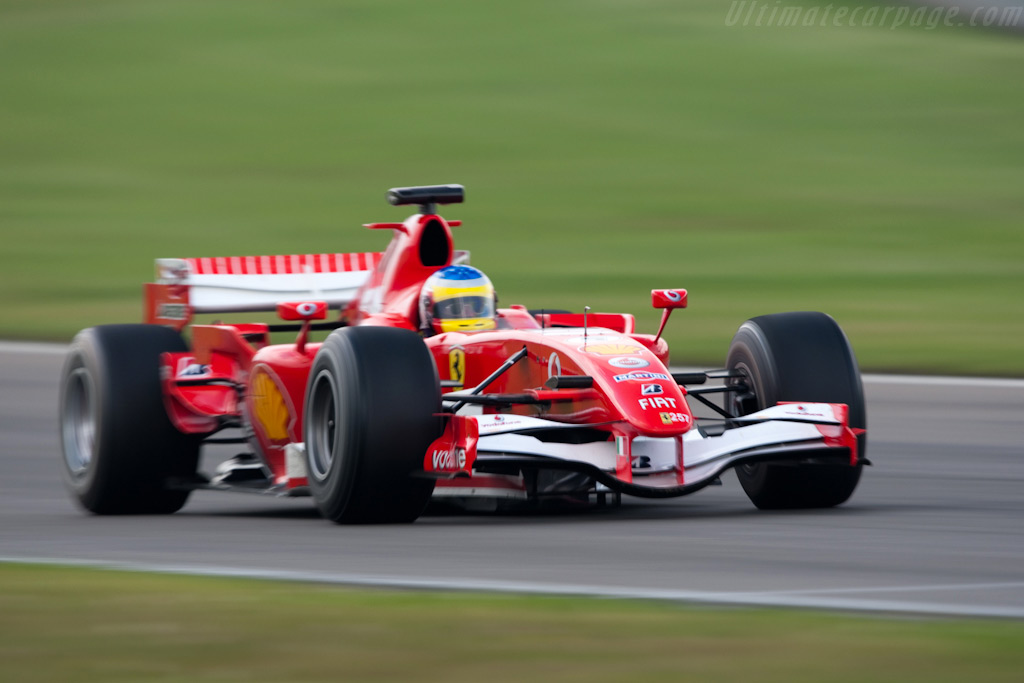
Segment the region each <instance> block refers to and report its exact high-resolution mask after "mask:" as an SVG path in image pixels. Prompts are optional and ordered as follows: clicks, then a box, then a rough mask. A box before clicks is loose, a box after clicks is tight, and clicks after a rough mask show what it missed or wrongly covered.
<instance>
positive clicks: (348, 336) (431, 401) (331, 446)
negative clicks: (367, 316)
mask: <svg viewBox="0 0 1024 683" xmlns="http://www.w3.org/2000/svg"><path fill="white" fill-rule="evenodd" d="M439 387H440V385H439V382H438V375H437V368H436V366H435V365H434V360H433V358H432V357H431V355H430V352H429V351H428V350H427V347H426V345H425V344H424V343H423V340H422V339H421V338H420V337H419V335H417V334H415V333H413V332H410V331H408V330H401V329H395V328H389V327H346V328H342V329H340V330H336V331H334V332H332V333H331V335H330V336H329V337H327V340H326V341H325V342H324V344H323V345H322V346H321V347H320V350H319V351H318V352H317V355H316V358H315V359H314V360H313V367H312V369H311V370H310V374H309V383H308V385H307V387H306V409H305V420H304V426H303V438H304V440H305V444H306V467H307V470H308V476H309V486H310V489H311V491H312V493H313V498H314V500H315V501H316V505H317V508H319V510H320V512H321V514H323V516H324V517H326V518H327V519H330V520H332V521H334V522H337V523H339V524H342V523H345V524H350V523H356V524H366V523H389V522H412V521H414V520H415V519H416V518H417V517H419V516H420V514H421V513H422V512H423V510H424V508H426V506H427V503H429V502H430V496H431V493H433V490H434V481H433V480H432V479H428V478H425V477H417V476H415V473H417V472H421V471H422V470H423V458H424V457H425V455H426V452H427V448H428V447H429V446H430V444H431V443H432V442H433V441H434V440H435V439H437V438H438V437H439V436H441V420H440V418H438V417H437V414H438V413H440V412H441V391H440V388H439Z"/></svg>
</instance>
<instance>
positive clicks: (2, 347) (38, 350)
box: [0, 341, 68, 356]
mask: <svg viewBox="0 0 1024 683" xmlns="http://www.w3.org/2000/svg"><path fill="white" fill-rule="evenodd" d="M67 352H68V345H67V344H48V343H45V342H16V341H0V353H11V354H19V353H20V354H36V355H40V356H49V355H53V356H63V355H64V354H66V353H67Z"/></svg>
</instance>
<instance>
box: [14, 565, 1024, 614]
mask: <svg viewBox="0 0 1024 683" xmlns="http://www.w3.org/2000/svg"><path fill="white" fill-rule="evenodd" d="M0 563H8V564H13V563H18V564H37V565H47V566H54V567H81V568H91V569H101V570H114V571H132V572H145V573H151V574H172V575H187V576H205V577H222V578H234V579H257V580H264V581H291V582H296V583H315V584H329V585H338V586H351V587H364V588H385V589H397V590H425V591H447V592H457V593H467V592H481V593H484V592H485V593H502V594H518V595H542V596H559V597H585V598H602V599H618V600H653V601H659V602H665V601H667V602H680V603H690V604H700V605H715V606H731V607H784V608H794V607H797V608H805V609H814V610H830V611H831V610H835V611H843V612H868V613H877V614H902V615H919V616H929V617H975V618H977V617H985V618H999V619H1024V608H1017V607H998V606H973V605H960V604H947V603H935V602H912V601H906V600H878V599H858V598H839V597H825V596H822V597H815V596H813V595H809V594H808V592H804V593H799V594H793V593H785V592H778V593H772V592H764V593H743V592H735V593H723V592H709V591H687V590H669V589H645V588H626V587H617V586H570V585H561V584H550V583H533V582H518V581H482V580H474V579H468V580H464V581H441V580H429V579H409V578H402V577H387V576H367V575H364V574H334V573H328V572H306V571H290V570H278V569H243V568H238V567H218V566H203V565H170V564H168V565H164V564H150V563H143V562H138V563H137V562H103V561H99V560H80V559H59V560H58V559H53V558H33V557H0ZM1003 585H1011V584H965V585H963V586H908V587H905V588H901V587H885V588H864V589H859V590H863V591H865V592H870V591H881V592H884V591H893V590H941V589H946V590H948V589H951V588H959V589H969V588H977V587H998V586H1003ZM1012 585H1014V586H1017V585H1021V584H1012ZM821 592H823V593H825V592H829V591H827V590H822V591H821Z"/></svg>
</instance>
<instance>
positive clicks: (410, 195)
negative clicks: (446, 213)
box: [387, 185, 466, 214]
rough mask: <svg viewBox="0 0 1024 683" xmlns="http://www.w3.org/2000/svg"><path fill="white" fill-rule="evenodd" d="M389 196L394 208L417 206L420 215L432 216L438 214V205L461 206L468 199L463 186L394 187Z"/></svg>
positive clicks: (389, 191) (389, 201)
mask: <svg viewBox="0 0 1024 683" xmlns="http://www.w3.org/2000/svg"><path fill="white" fill-rule="evenodd" d="M387 196H388V203H389V204H391V205H392V206H403V205H406V204H417V205H418V206H419V209H420V213H422V214H431V213H435V212H436V207H435V205H436V204H461V203H462V202H463V201H464V200H465V198H466V188H464V187H463V186H462V185H424V186H420V187H393V188H391V189H390V190H388V195H387Z"/></svg>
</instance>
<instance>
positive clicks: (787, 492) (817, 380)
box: [726, 312, 867, 509]
mask: <svg viewBox="0 0 1024 683" xmlns="http://www.w3.org/2000/svg"><path fill="white" fill-rule="evenodd" d="M726 366H727V367H728V369H729V370H730V371H734V372H738V373H739V374H740V375H742V377H741V378H737V379H733V380H730V381H731V383H732V384H739V383H743V384H745V385H746V386H747V388H748V391H747V392H745V393H736V394H732V399H731V408H732V410H733V412H734V413H735V414H737V415H746V414H749V413H752V412H756V411H758V410H762V409H764V408H768V407H771V406H773V405H775V404H777V403H778V402H780V401H806V402H815V403H845V404H847V405H848V406H849V409H850V427H852V428H854V429H857V428H859V429H865V428H866V427H867V413H866V410H865V407H864V390H863V387H862V385H861V379H860V370H859V368H858V366H857V359H856V358H855V357H854V355H853V350H852V348H851V347H850V343H849V341H848V340H847V338H846V335H845V334H844V333H843V331H842V329H841V328H840V327H839V325H838V324H837V323H836V321H835V320H833V319H832V318H831V317H830V316H828V315H825V314H824V313H809V312H800V313H779V314H775V315H764V316H760V317H757V318H752V319H751V320H748V321H747V322H745V323H743V325H741V326H740V328H739V330H738V331H737V332H736V335H735V337H733V340H732V344H731V345H730V347H729V355H728V359H727V361H726ZM857 441H858V445H857V450H858V452H857V454H856V455H857V461H858V462H857V464H856V465H852V466H851V465H845V464H824V463H805V464H782V463H780V464H773V463H757V464H753V465H741V466H739V467H737V468H736V474H737V476H738V477H739V480H740V484H741V485H742V486H743V490H744V491H745V492H746V494H747V496H748V497H749V498H750V500H751V502H753V503H754V505H756V506H757V507H758V508H761V509H797V508H827V507H834V506H836V505H839V504H841V503H844V502H846V500H848V499H849V497H850V496H851V495H852V494H853V490H854V489H855V488H856V486H857V482H858V481H859V480H860V475H861V469H862V464H861V463H862V462H863V460H864V449H865V447H866V444H867V437H866V436H865V435H863V434H861V435H860V436H859V437H858V439H857Z"/></svg>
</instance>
